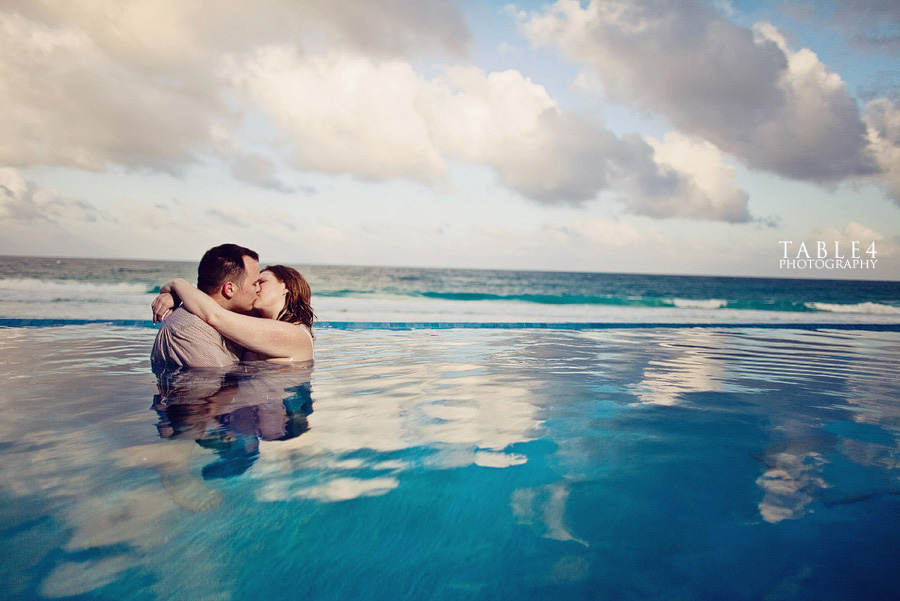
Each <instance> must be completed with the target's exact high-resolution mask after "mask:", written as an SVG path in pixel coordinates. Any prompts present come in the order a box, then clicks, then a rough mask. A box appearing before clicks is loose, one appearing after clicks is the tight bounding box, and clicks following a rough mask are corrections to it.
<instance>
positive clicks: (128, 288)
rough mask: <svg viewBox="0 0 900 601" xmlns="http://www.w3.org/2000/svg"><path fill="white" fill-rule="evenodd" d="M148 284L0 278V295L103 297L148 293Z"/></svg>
mask: <svg viewBox="0 0 900 601" xmlns="http://www.w3.org/2000/svg"><path fill="white" fill-rule="evenodd" d="M148 292H149V287H148V286H147V284H142V283H139V282H117V283H111V282H102V283H94V282H86V281H83V280H39V279H35V278H11V279H0V295H2V296H3V297H4V298H5V297H8V296H11V295H16V294H21V293H25V294H28V295H29V297H33V296H34V295H40V296H51V295H56V296H58V297H59V298H68V297H72V298H88V297H90V298H103V297H104V296H107V295H110V294H117V295H121V294H146V293H148Z"/></svg>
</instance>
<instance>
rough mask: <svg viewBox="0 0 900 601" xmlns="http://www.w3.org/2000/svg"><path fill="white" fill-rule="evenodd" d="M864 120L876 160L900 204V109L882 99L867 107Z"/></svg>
mask: <svg viewBox="0 0 900 601" xmlns="http://www.w3.org/2000/svg"><path fill="white" fill-rule="evenodd" d="M864 118H865V121H866V125H867V127H868V132H869V143H870V147H871V149H872V153H873V155H874V156H875V160H876V161H878V164H879V165H880V166H881V168H882V170H883V171H884V181H885V185H886V186H887V188H888V190H889V192H890V193H891V195H892V196H893V198H894V201H895V202H896V203H897V204H900V108H898V107H897V105H896V104H894V103H893V102H891V101H889V100H887V99H884V98H881V99H878V100H873V101H871V102H869V104H868V105H866V110H865V113H864Z"/></svg>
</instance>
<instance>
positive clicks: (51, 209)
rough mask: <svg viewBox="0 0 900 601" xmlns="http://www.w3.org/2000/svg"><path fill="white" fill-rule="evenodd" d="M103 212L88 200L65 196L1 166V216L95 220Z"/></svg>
mask: <svg viewBox="0 0 900 601" xmlns="http://www.w3.org/2000/svg"><path fill="white" fill-rule="evenodd" d="M99 215H100V213H99V211H98V210H97V209H96V208H95V207H94V206H93V205H92V204H90V203H88V202H85V201H84V200H80V199H69V198H63V197H62V196H60V194H59V192H57V191H56V190H52V189H49V188H43V187H41V186H38V185H37V184H35V183H34V182H30V181H26V180H25V179H24V178H23V177H22V176H21V174H20V173H19V172H18V171H17V170H16V169H11V168H8V167H7V168H0V218H3V219H5V220H9V221H19V222H33V221H48V222H54V223H55V222H58V221H60V220H72V221H81V222H94V221H97V218H98V217H99Z"/></svg>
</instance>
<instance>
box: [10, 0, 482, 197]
mask: <svg viewBox="0 0 900 601" xmlns="http://www.w3.org/2000/svg"><path fill="white" fill-rule="evenodd" d="M388 9H390V10H388ZM288 40H290V41H293V42H295V43H298V44H301V45H305V46H306V47H310V48H315V47H316V46H317V45H328V44H336V45H338V46H341V47H345V48H349V49H351V50H355V51H357V52H365V53H370V54H373V55H377V56H392V55H400V54H403V53H406V52H419V51H428V50H438V51H443V52H447V53H450V54H451V55H459V54H460V53H462V51H463V49H464V47H465V44H466V43H467V41H468V32H467V30H466V28H465V25H464V23H463V20H462V16H461V13H460V11H459V9H458V8H457V7H455V6H454V5H453V4H452V3H451V2H449V1H448V0H432V1H430V2H428V3H427V4H423V3H420V2H417V1H416V0H383V1H380V0H376V1H373V2H366V3H361V4H358V5H354V6H353V7H352V9H351V8H349V7H348V5H344V4H343V3H335V2H330V1H328V0H310V1H307V2H292V1H289V0H262V1H261V2H254V3H248V2H244V1H242V0H186V1H182V0H160V1H158V2H152V3H147V2H139V1H133V0H132V1H125V2H120V1H117V0H72V1H69V2H56V1H53V0H37V1H19V0H10V1H8V2H5V3H4V6H3V7H2V8H0V56H3V57H4V58H3V60H2V61H0V130H2V131H3V132H4V135H3V137H2V139H0V164H6V165H11V166H17V167H29V166H35V165H50V166H69V167H76V168H81V169H90V170H95V171H98V170H102V169H104V168H105V167H106V166H108V165H110V164H116V165H124V166H126V167H131V168H149V169H153V170H166V171H172V172H176V171H180V170H182V169H183V168H184V167H185V166H186V165H188V164H190V163H191V162H194V161H196V160H198V159H199V158H200V155H202V154H206V153H213V154H222V150H223V149H221V148H219V147H218V145H219V144H220V143H221V142H222V140H221V138H220V136H219V132H221V131H223V130H224V131H231V130H234V129H235V128H236V126H237V125H238V122H237V117H238V116H239V115H240V111H241V110H242V109H244V108H246V107H235V106H234V105H233V103H231V95H230V90H229V89H228V87H227V85H226V84H227V82H223V81H221V80H220V79H219V78H218V74H219V73H220V70H219V69H218V67H219V66H220V65H221V62H222V60H223V57H225V56H227V55H228V54H230V53H243V52H246V51H248V50H249V49H252V48H255V47H258V46H260V45H266V44H273V43H278V42H283V41H288ZM242 169H243V171H244V172H246V165H245V166H243V167H239V168H238V171H239V172H241V170H242ZM269 183H271V182H269Z"/></svg>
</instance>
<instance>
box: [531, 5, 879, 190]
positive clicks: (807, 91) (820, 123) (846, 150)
mask: <svg viewBox="0 0 900 601" xmlns="http://www.w3.org/2000/svg"><path fill="white" fill-rule="evenodd" d="M523 27H524V31H525V32H526V34H527V35H528V36H529V37H530V39H531V40H532V41H533V43H536V44H539V45H550V46H555V47H558V48H559V49H560V50H561V51H562V52H563V53H564V54H565V55H566V56H567V57H568V58H570V59H572V60H576V61H578V62H581V63H583V64H586V65H588V66H589V67H590V68H591V69H592V71H593V72H594V74H595V75H596V76H597V77H598V78H599V79H600V80H602V81H603V83H604V86H605V89H606V92H607V94H609V95H610V96H611V97H612V98H615V99H618V100H624V101H629V102H636V103H638V104H639V105H640V106H642V107H644V108H646V109H648V110H652V111H655V112H659V113H661V114H662V115H664V116H666V117H667V118H668V119H669V120H670V121H671V122H672V123H673V124H674V125H675V126H676V127H677V128H678V129H679V130H681V131H683V132H685V133H686V134H689V135H692V136H697V137H701V138H703V139H706V140H708V141H710V142H712V143H713V144H715V145H716V146H718V147H719V148H720V149H722V150H723V151H725V152H728V153H730V154H732V155H734V156H736V157H738V158H739V159H740V160H742V161H744V162H745V163H747V164H748V165H750V166H752V167H755V168H759V169H765V170H768V171H771V172H774V173H778V174H780V175H784V176H787V177H790V178H795V179H801V180H807V181H814V182H821V183H828V182H835V181H838V180H841V179H843V178H846V177H854V176H863V175H870V174H872V173H875V172H876V171H877V168H876V166H875V164H874V163H873V162H872V161H871V159H870V157H869V155H868V153H867V140H866V128H865V126H864V125H863V123H862V121H861V119H860V115H859V110H858V107H857V106H856V103H855V102H854V100H853V99H852V98H851V97H850V95H849V94H848V93H847V91H846V87H845V85H844V83H843V81H842V80H841V79H840V77H839V76H837V75H836V74H834V73H831V72H829V71H828V70H827V68H826V67H825V66H824V65H823V64H822V63H821V62H820V61H819V60H818V58H817V57H816V55H815V54H814V53H812V52H811V51H809V50H805V49H804V50H800V51H797V52H793V51H791V50H790V49H789V48H788V47H787V44H786V43H785V40H784V38H783V37H782V36H781V35H780V34H779V33H778V32H777V31H776V30H775V28H774V27H772V26H769V25H761V26H759V27H757V28H756V29H755V30H754V31H751V30H748V29H746V28H742V27H740V26H738V25H735V24H733V23H731V22H729V21H728V20H727V19H725V18H724V16H722V15H721V14H719V13H717V12H715V11H714V10H713V9H712V8H710V7H709V6H708V5H707V4H704V3H700V2H684V1H677V2H676V1H674V0H670V1H666V2H632V1H630V0H628V1H626V0H611V1H608V2H591V3H590V4H589V5H588V6H587V7H582V6H581V5H580V4H579V3H578V2H576V1H574V0H559V1H558V2H557V3H556V4H555V5H553V6H552V7H550V8H549V9H547V10H546V12H544V13H540V14H536V15H533V16H532V17H531V18H529V19H528V20H526V21H525V22H524V24H523Z"/></svg>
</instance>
